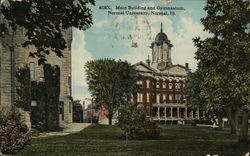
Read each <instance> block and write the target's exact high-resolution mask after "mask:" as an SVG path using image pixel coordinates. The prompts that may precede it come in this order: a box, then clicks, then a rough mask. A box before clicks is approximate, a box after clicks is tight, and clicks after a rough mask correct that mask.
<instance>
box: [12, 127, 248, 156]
mask: <svg viewBox="0 0 250 156" xmlns="http://www.w3.org/2000/svg"><path fill="white" fill-rule="evenodd" d="M121 134H122V132H121V130H120V129H119V128H118V127H116V126H104V125H92V126H90V127H88V128H86V129H84V130H83V131H81V132H80V133H76V134H71V135H67V136H54V137H48V138H37V139H32V141H31V143H30V145H28V146H26V148H25V149H24V150H22V151H20V152H19V153H18V154H17V155H22V156H29V155H30V156H37V155H39V156H40V155H42V156H49V155H57V156H59V155H60V156H80V155H86V156H92V155H112V156H121V155H123V156H134V155H135V156H141V155H142V156H146V155H153V156H205V155H206V154H218V155H219V156H242V155H243V154H244V153H246V152H247V151H248V147H247V146H243V145H241V146H240V145H237V144H236V142H237V137H236V136H235V135H231V134H229V132H228V131H217V130H213V129H211V128H208V127H193V126H186V125H185V126H184V125H168V126H162V133H161V135H162V136H161V139H159V140H133V141H126V140H121V139H119V136H120V135H121Z"/></svg>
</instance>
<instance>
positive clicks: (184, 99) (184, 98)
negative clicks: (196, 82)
mask: <svg viewBox="0 0 250 156" xmlns="http://www.w3.org/2000/svg"><path fill="white" fill-rule="evenodd" d="M186 102H187V98H186V95H183V103H186Z"/></svg>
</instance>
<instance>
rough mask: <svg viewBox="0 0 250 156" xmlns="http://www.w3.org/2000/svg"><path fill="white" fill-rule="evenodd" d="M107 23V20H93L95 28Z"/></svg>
mask: <svg viewBox="0 0 250 156" xmlns="http://www.w3.org/2000/svg"><path fill="white" fill-rule="evenodd" d="M107 23H108V21H107V20H100V21H95V22H94V27H96V28H101V27H102V26H104V25H105V24H107Z"/></svg>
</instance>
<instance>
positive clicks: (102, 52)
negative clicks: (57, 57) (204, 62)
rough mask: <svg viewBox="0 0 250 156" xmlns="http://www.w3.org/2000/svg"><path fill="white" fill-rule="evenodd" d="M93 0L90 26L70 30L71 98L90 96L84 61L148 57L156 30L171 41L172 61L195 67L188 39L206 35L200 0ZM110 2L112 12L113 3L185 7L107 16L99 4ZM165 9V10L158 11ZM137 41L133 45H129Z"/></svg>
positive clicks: (202, 0)
mask: <svg viewBox="0 0 250 156" xmlns="http://www.w3.org/2000/svg"><path fill="white" fill-rule="evenodd" d="M164 1H166V0H97V1H96V5H95V6H90V8H91V9H92V11H93V22H94V24H93V26H92V27H91V28H89V29H87V30H86V31H84V32H83V31H79V30H77V29H74V30H73V42H72V77H73V97H74V98H75V99H80V100H84V99H85V98H86V97H90V96H91V95H90V94H89V92H88V86H87V84H86V75H85V72H84V64H85V63H86V62H87V61H88V60H92V59H100V58H117V59H122V60H127V61H128V62H131V63H132V64H133V63H136V62H139V61H145V59H146V58H147V57H148V55H149V56H150V57H151V49H150V48H149V46H150V44H151V43H152V42H153V41H154V38H155V36H156V34H157V33H158V32H159V31H160V23H161V22H162V23H163V31H164V32H165V33H166V34H167V36H168V39H169V40H170V41H171V42H172V44H173V45H174V47H173V48H172V61H173V63H174V64H182V65H184V64H185V63H186V62H188V63H189V66H190V68H191V69H192V70H195V69H196V61H195V59H194V53H195V51H196V49H195V47H194V45H193V43H192V38H194V37H196V36H201V37H202V38H205V37H206V36H207V35H208V34H207V33H206V32H204V31H203V26H202V24H201V23H200V18H202V17H205V16H206V12H205V11H204V10H203V8H204V6H205V1H204V0H172V1H170V2H168V3H166V2H164ZM103 5H104V6H106V5H110V6H111V8H112V11H117V10H115V7H116V6H118V5H119V6H151V7H152V6H156V7H157V6H161V7H166V6H167V7H184V8H185V10H177V11H175V13H176V15H171V16H170V15H169V16H160V15H149V16H143V15H141V16H132V15H120V16H115V15H108V13H107V10H100V9H99V6H103ZM149 12H150V11H149ZM162 12H165V11H162ZM132 43H137V45H138V46H137V47H133V46H131V45H132Z"/></svg>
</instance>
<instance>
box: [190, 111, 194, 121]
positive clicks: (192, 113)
mask: <svg viewBox="0 0 250 156" xmlns="http://www.w3.org/2000/svg"><path fill="white" fill-rule="evenodd" d="M191 119H194V110H193V109H191Z"/></svg>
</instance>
